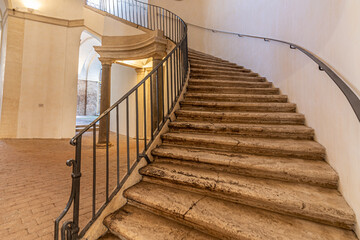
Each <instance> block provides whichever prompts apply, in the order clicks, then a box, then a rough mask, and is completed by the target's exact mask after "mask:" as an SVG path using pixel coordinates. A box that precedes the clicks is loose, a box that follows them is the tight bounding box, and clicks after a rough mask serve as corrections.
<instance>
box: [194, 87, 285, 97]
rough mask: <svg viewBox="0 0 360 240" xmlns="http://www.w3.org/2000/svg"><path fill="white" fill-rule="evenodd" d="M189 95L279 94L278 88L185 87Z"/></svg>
mask: <svg viewBox="0 0 360 240" xmlns="http://www.w3.org/2000/svg"><path fill="white" fill-rule="evenodd" d="M187 90H188V92H189V93H225V94H229V93H230V94H231V93H233V94H252V95H253V94H261V95H266V94H267V95H274V94H279V93H280V91H279V89H278V88H244V87H216V86H191V85H189V86H187Z"/></svg>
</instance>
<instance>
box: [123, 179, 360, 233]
mask: <svg viewBox="0 0 360 240" xmlns="http://www.w3.org/2000/svg"><path fill="white" fill-rule="evenodd" d="M125 195H126V196H127V197H128V198H129V201H131V204H134V205H137V206H139V207H142V208H144V209H149V210H151V211H154V212H157V213H158V214H162V215H165V216H167V217H168V218H171V219H175V220H176V221H179V222H182V223H184V224H186V225H188V226H191V227H194V228H196V229H201V230H202V231H203V232H207V233H209V234H212V235H214V236H217V237H218V238H220V239H226V240H234V239H249V240H270V239H273V240H275V239H281V240H304V239H306V240H356V237H355V235H354V233H353V232H352V231H348V230H344V229H340V228H335V227H332V226H327V225H323V224H318V223H314V222H310V221H307V220H302V219H298V218H293V217H290V216H286V215H282V214H277V213H273V212H269V211H265V210H261V209H258V208H253V207H248V206H244V205H241V204H237V203H232V202H228V201H224V200H221V199H216V198H213V197H207V196H204V195H201V194H196V193H192V192H187V191H182V190H179V189H175V188H171V187H166V186H163V185H157V184H151V183H147V182H142V183H139V184H137V185H135V186H133V187H132V188H130V189H128V190H127V191H126V192H125ZM144 196H146V198H144ZM159 239H161V238H159ZM166 239H169V238H166Z"/></svg>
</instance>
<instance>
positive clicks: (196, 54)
mask: <svg viewBox="0 0 360 240" xmlns="http://www.w3.org/2000/svg"><path fill="white" fill-rule="evenodd" d="M188 55H189V57H202V58H211V59H218V60H224V59H222V58H218V57H215V56H212V55H209V54H206V53H200V52H192V51H189V52H188Z"/></svg>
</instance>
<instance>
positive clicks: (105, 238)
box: [99, 232, 120, 240]
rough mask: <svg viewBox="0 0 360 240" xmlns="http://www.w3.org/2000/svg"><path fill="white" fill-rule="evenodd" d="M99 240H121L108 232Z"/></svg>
mask: <svg viewBox="0 0 360 240" xmlns="http://www.w3.org/2000/svg"><path fill="white" fill-rule="evenodd" d="M99 240H120V238H118V237H117V236H115V235H114V234H112V233H110V232H107V233H106V234H105V235H104V236H102V237H101V238H99Z"/></svg>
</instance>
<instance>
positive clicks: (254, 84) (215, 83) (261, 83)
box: [189, 79, 272, 88]
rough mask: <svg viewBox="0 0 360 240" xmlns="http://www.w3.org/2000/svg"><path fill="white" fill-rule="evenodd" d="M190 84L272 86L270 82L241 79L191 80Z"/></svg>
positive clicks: (248, 86) (247, 86) (246, 86)
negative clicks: (242, 80)
mask: <svg viewBox="0 0 360 240" xmlns="http://www.w3.org/2000/svg"><path fill="white" fill-rule="evenodd" d="M189 86H205V87H207V86H212V87H245V88H271V87H272V83H269V82H259V83H253V82H245V81H244V82H241V81H236V82H234V81H209V80H192V79H190V80H189Z"/></svg>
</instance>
